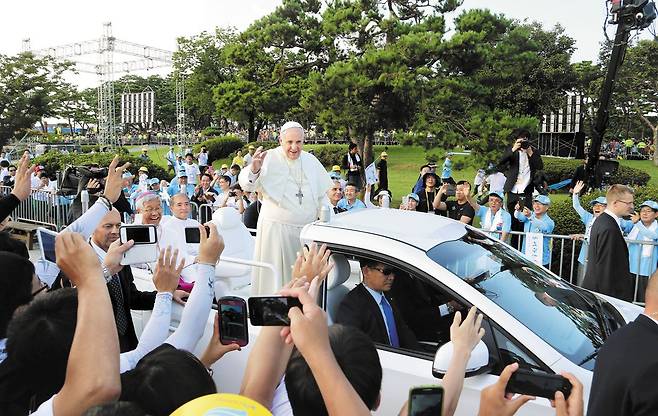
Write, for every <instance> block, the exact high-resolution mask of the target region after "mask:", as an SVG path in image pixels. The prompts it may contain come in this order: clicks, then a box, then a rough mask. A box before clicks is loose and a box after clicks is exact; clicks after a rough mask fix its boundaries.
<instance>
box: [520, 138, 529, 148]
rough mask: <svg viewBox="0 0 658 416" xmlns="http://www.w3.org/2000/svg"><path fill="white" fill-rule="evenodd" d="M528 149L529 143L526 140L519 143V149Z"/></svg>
mask: <svg viewBox="0 0 658 416" xmlns="http://www.w3.org/2000/svg"><path fill="white" fill-rule="evenodd" d="M528 147H530V142H529V141H527V140H523V141H522V142H521V149H527V148H528Z"/></svg>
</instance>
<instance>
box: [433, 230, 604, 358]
mask: <svg viewBox="0 0 658 416" xmlns="http://www.w3.org/2000/svg"><path fill="white" fill-rule="evenodd" d="M427 255H428V256H429V257H430V258H431V259H432V260H433V261H434V262H436V263H438V264H439V265H441V266H443V267H444V268H446V269H448V270H450V271H451V272H452V273H454V274H456V275H457V276H459V277H460V278H461V279H463V280H464V281H466V282H468V283H469V284H470V285H471V286H473V287H474V288H476V289H477V290H478V291H480V292H481V293H482V294H483V295H485V296H486V297H487V298H489V299H490V300H492V301H493V302H495V303H496V304H497V305H498V306H500V307H501V308H503V309H504V310H505V311H507V312H508V313H509V314H510V315H512V316H513V317H515V318H516V319H517V320H518V321H519V322H521V323H522V324H523V325H525V326H526V327H527V328H528V329H530V330H531V331H532V332H534V333H535V334H537V335H538V336H539V337H541V338H542V339H543V340H544V341H546V342H547V343H548V344H550V345H551V346H552V347H553V348H555V349H556V350H557V351H559V352H560V353H562V355H564V356H565V357H566V358H568V359H569V360H571V361H572V362H574V363H575V364H577V365H580V366H581V367H583V368H586V369H588V370H593V368H594V363H595V360H594V357H595V355H596V351H597V350H598V349H599V347H600V346H601V345H602V344H603V342H604V338H605V337H604V330H603V328H602V327H601V323H600V322H601V321H600V320H599V316H601V315H599V314H598V313H597V309H596V306H595V305H594V304H593V302H591V300H590V299H589V298H588V297H586V296H585V295H584V294H583V293H580V291H577V290H575V289H574V288H573V287H572V286H570V285H568V284H566V283H565V282H563V281H562V280H560V279H558V278H556V277H554V276H553V275H551V274H550V273H548V272H547V271H546V270H544V269H542V268H541V267H539V266H537V265H535V264H534V263H532V262H530V261H529V260H527V259H526V258H524V257H523V256H521V255H520V254H519V253H518V252H517V251H515V250H514V249H512V248H510V247H509V246H507V245H505V244H502V243H500V242H498V241H494V240H493V239H491V238H489V237H487V236H485V235H483V234H481V233H479V232H476V231H474V230H471V229H468V230H467V233H466V234H465V235H464V236H463V237H462V238H460V239H459V240H455V241H448V242H445V243H441V244H439V245H437V246H436V247H434V248H432V249H431V250H429V251H428V252H427Z"/></svg>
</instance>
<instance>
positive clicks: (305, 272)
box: [292, 243, 334, 283]
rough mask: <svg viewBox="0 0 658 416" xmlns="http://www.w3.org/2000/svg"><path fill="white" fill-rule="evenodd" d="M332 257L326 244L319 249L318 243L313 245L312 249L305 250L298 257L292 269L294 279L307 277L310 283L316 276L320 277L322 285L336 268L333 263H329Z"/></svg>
mask: <svg viewBox="0 0 658 416" xmlns="http://www.w3.org/2000/svg"><path fill="white" fill-rule="evenodd" d="M330 256H331V250H328V249H327V245H326V244H323V245H322V246H321V247H320V248H319V249H318V245H317V244H316V243H311V246H310V248H308V249H306V248H304V249H303V252H302V253H300V254H299V255H298V256H297V260H296V261H295V265H294V266H293V269H292V277H293V279H299V278H301V277H306V278H307V279H308V281H311V280H312V279H313V278H314V277H315V276H319V277H320V283H322V281H324V279H325V278H326V277H327V275H328V274H329V272H330V271H331V269H332V268H333V267H334V264H333V262H329V257H330Z"/></svg>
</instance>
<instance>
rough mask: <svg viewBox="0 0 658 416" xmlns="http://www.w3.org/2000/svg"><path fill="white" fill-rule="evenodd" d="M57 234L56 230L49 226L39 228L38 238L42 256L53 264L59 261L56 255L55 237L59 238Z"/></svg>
mask: <svg viewBox="0 0 658 416" xmlns="http://www.w3.org/2000/svg"><path fill="white" fill-rule="evenodd" d="M57 234H58V233H56V232H55V231H51V230H49V229H47V228H43V227H39V228H37V240H38V241H39V249H40V250H41V258H42V259H44V260H46V261H47V262H50V263H53V264H56V263H57V258H56V257H55V238H57Z"/></svg>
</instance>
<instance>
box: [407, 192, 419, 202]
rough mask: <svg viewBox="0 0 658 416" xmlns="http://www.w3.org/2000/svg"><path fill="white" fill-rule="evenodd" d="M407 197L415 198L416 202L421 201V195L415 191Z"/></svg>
mask: <svg viewBox="0 0 658 416" xmlns="http://www.w3.org/2000/svg"><path fill="white" fill-rule="evenodd" d="M407 199H413V200H415V201H416V202H420V197H419V196H418V195H416V194H415V193H413V192H412V193H410V194H409V195H407Z"/></svg>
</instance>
